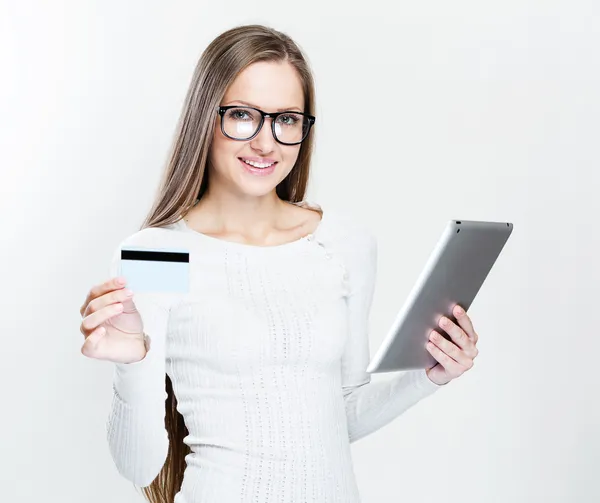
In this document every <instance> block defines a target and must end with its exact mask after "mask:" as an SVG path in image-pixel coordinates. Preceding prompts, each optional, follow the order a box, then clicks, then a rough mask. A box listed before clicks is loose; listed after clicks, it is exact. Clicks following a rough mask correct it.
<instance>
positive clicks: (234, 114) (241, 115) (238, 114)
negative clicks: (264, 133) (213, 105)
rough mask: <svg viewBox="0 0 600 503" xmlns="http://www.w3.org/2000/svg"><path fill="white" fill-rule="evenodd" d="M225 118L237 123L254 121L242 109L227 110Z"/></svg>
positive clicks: (248, 113) (247, 112)
mask: <svg viewBox="0 0 600 503" xmlns="http://www.w3.org/2000/svg"><path fill="white" fill-rule="evenodd" d="M227 118H228V119H232V120H237V121H246V120H253V119H254V118H253V117H252V115H251V114H250V112H249V111H248V110H245V109H243V108H230V109H229V110H227Z"/></svg>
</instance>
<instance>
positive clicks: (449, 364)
mask: <svg viewBox="0 0 600 503" xmlns="http://www.w3.org/2000/svg"><path fill="white" fill-rule="evenodd" d="M446 342H447V341H446ZM426 347H427V351H429V352H430V353H431V356H433V357H434V358H435V359H436V361H437V362H439V364H440V365H441V366H442V367H444V370H446V371H447V372H448V373H449V374H451V375H454V376H459V375H460V374H462V373H463V372H464V368H463V367H462V365H461V364H460V363H458V362H457V361H456V360H454V359H453V358H451V357H450V356H448V355H447V354H446V353H444V351H442V350H441V349H440V348H439V347H438V346H437V345H435V344H434V343H433V342H431V341H429V342H428V343H427V345H426Z"/></svg>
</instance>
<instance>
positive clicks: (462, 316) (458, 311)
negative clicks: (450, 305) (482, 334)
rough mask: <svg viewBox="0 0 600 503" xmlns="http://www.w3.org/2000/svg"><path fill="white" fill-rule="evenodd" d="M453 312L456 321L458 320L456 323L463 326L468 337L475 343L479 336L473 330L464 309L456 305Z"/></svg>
mask: <svg viewBox="0 0 600 503" xmlns="http://www.w3.org/2000/svg"><path fill="white" fill-rule="evenodd" d="M453 314H454V316H456V321H458V324H459V325H460V326H461V327H462V328H463V330H464V331H465V333H466V334H467V335H468V336H469V338H470V339H471V340H472V341H473V342H475V343H477V341H478V340H479V336H478V335H477V332H475V329H474V328H473V322H472V321H471V318H470V317H469V315H468V314H467V313H466V312H465V310H464V309H463V308H462V307H461V306H459V305H456V306H455V307H454V310H453Z"/></svg>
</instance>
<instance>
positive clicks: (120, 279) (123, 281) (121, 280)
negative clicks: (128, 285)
mask: <svg viewBox="0 0 600 503" xmlns="http://www.w3.org/2000/svg"><path fill="white" fill-rule="evenodd" d="M117 284H118V285H124V284H125V278H123V277H122V276H119V277H118V278H117Z"/></svg>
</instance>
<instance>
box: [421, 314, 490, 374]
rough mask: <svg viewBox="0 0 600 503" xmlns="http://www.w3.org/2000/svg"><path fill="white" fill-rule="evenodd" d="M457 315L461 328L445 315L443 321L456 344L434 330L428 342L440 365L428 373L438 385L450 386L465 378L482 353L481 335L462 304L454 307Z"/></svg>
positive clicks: (429, 348) (430, 350)
mask: <svg viewBox="0 0 600 503" xmlns="http://www.w3.org/2000/svg"><path fill="white" fill-rule="evenodd" d="M454 316H456V321H458V323H459V325H460V327H459V326H458V325H457V324H456V323H454V322H453V321H452V320H450V319H448V318H446V317H445V316H442V318H441V319H440V321H439V325H440V327H442V328H443V329H444V332H446V333H447V334H448V335H449V336H450V337H451V339H452V341H449V340H448V339H446V338H445V337H443V336H442V335H441V334H440V333H439V332H437V331H435V330H432V331H431V334H430V335H429V342H428V343H427V350H428V351H429V352H430V353H431V355H432V356H433V357H434V358H435V359H436V360H437V362H438V363H437V364H435V365H434V366H433V367H431V368H428V369H427V370H426V372H427V377H429V379H430V380H431V381H432V382H434V383H435V384H437V385H443V384H447V383H449V382H450V381H451V380H452V379H455V378H457V377H460V376H461V375H463V374H464V373H465V372H466V371H467V370H469V369H470V368H471V367H473V360H474V359H475V357H476V356H477V355H478V354H479V350H478V349H477V347H476V345H477V341H478V339H479V336H478V335H477V333H476V332H475V330H474V329H473V323H471V318H469V316H468V315H467V313H466V312H465V311H464V309H462V308H461V307H460V306H458V305H457V306H454ZM445 322H446V323H447V324H444V323H445ZM461 327H462V328H461Z"/></svg>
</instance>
